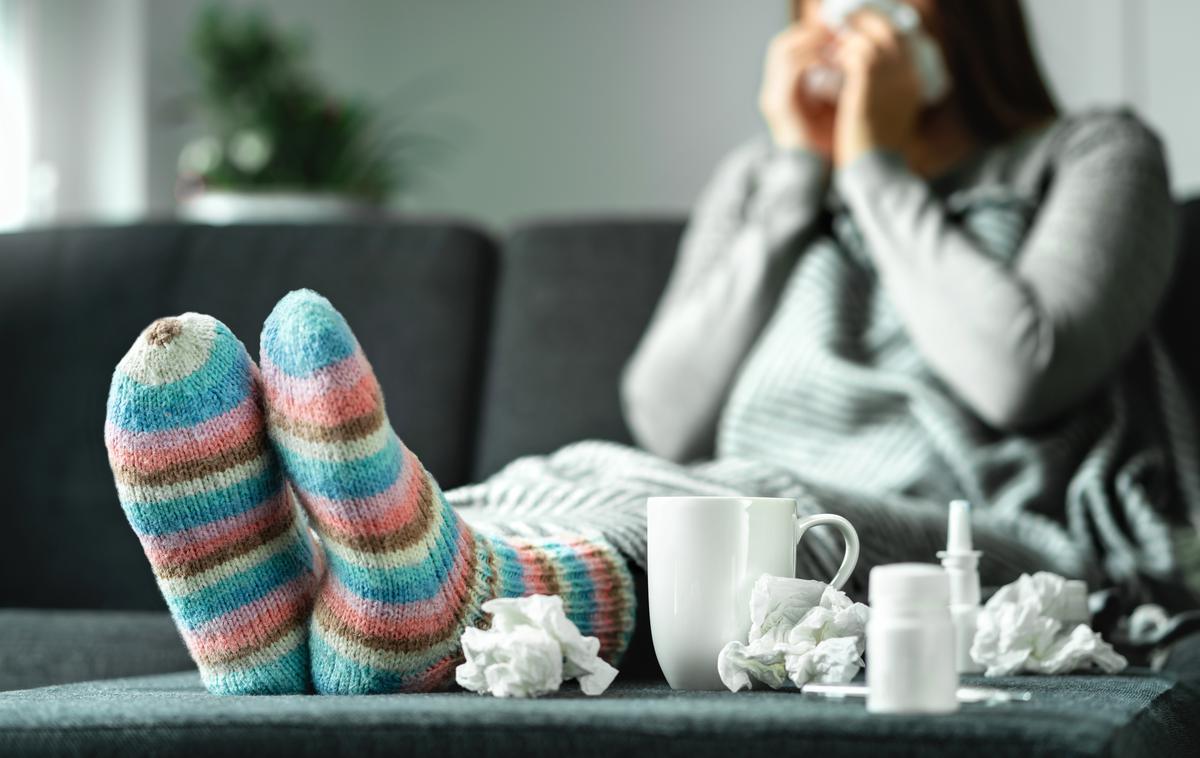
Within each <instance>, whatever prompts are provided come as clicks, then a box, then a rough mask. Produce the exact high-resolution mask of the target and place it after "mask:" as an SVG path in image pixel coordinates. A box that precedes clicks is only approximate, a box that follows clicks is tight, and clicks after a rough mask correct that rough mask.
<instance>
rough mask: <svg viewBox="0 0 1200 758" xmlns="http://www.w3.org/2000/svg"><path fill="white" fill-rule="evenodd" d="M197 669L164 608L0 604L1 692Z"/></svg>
mask: <svg viewBox="0 0 1200 758" xmlns="http://www.w3.org/2000/svg"><path fill="white" fill-rule="evenodd" d="M195 668H196V666H195V664H193V663H192V659H191V658H190V657H188V652H187V648H185V647H184V645H183V640H181V639H180V637H179V632H178V631H176V629H175V624H174V623H173V622H172V621H171V616H170V615H169V614H168V613H167V612H166V611H88V610H41V609H39V610H26V609H19V608H0V691H2V690H16V689H25V688H29V687H41V686H43V685H48V684H63V683H66V682H81V681H85V680H89V679H111V678H113V677H126V676H140V675H143V674H159V673H164V672H168V671H185V670H189V671H194V670H195Z"/></svg>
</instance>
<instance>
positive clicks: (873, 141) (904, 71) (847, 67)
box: [833, 10, 921, 166]
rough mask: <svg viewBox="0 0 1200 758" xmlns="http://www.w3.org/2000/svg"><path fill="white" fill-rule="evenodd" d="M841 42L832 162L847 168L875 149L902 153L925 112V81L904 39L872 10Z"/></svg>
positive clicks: (854, 21) (855, 20)
mask: <svg viewBox="0 0 1200 758" xmlns="http://www.w3.org/2000/svg"><path fill="white" fill-rule="evenodd" d="M850 23H851V26H850V28H849V29H847V30H846V31H845V32H843V34H842V35H841V37H840V39H839V44H838V49H837V53H836V55H835V59H836V61H837V63H838V65H839V66H840V67H841V69H842V73H843V76H844V79H843V84H842V91H841V94H840V95H839V96H838V106H837V122H836V124H835V127H834V148H833V157H834V162H835V163H836V164H837V165H839V166H844V165H846V164H848V163H850V162H851V161H853V160H854V159H855V158H857V157H858V156H859V155H862V154H863V153H865V152H867V151H868V150H871V149H873V148H884V149H891V150H896V151H898V152H904V149H905V147H906V146H907V145H908V143H909V140H910V139H911V138H912V135H913V128H914V125H915V124H916V120H917V113H918V112H919V111H920V108H921V81H920V77H919V75H918V74H917V69H916V66H915V65H914V64H913V60H912V55H911V53H910V52H909V49H908V45H907V44H906V43H905V41H904V38H903V37H902V36H901V35H900V34H899V33H898V32H897V31H896V30H895V29H894V28H893V27H892V25H891V24H890V23H888V22H887V20H886V19H885V18H884V17H883V16H881V15H879V14H878V13H875V12H874V11H871V10H864V11H860V12H858V13H856V14H854V16H853V17H852V19H851V22H850Z"/></svg>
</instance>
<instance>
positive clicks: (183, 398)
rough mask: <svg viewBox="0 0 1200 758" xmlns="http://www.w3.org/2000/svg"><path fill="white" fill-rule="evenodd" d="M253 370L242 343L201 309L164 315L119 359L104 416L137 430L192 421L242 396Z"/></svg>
mask: <svg viewBox="0 0 1200 758" xmlns="http://www.w3.org/2000/svg"><path fill="white" fill-rule="evenodd" d="M253 373H254V369H253V364H252V362H251V361H250V356H249V355H248V354H247V353H246V349H245V347H244V346H243V345H242V343H241V342H240V341H239V340H238V338H237V337H235V336H234V334H233V332H231V331H229V329H228V327H226V326H225V325H224V324H222V323H221V322H220V321H218V320H216V319H214V318H213V317H211V316H206V315H204V314H200V313H184V314H182V315H180V316H172V317H169V318H162V319H159V320H157V321H155V322H154V323H152V324H150V325H149V326H148V327H146V328H145V329H144V330H143V331H142V333H141V334H140V335H138V338H137V340H135V341H134V343H133V346H132V347H130V348H129V352H127V353H126V354H125V357H123V358H122V359H121V361H120V362H119V363H118V364H117V368H116V370H115V371H114V372H113V379H112V385H111V387H110V390H109V397H108V408H107V411H108V420H109V422H110V424H112V425H114V426H116V427H118V428H121V429H125V430H128V431H130V432H135V433H140V432H153V431H160V430H165V429H172V428H178V427H182V426H190V425H192V424H196V423H199V422H201V421H204V420H206V419H207V418H210V417H212V416H213V415H217V414H220V413H224V412H225V411H228V410H230V409H231V408H233V407H234V406H236V405H237V404H238V403H240V402H241V401H242V400H244V399H245V398H246V397H247V396H248V395H249V394H250V393H251V391H252V384H253ZM198 398H204V402H199V401H198Z"/></svg>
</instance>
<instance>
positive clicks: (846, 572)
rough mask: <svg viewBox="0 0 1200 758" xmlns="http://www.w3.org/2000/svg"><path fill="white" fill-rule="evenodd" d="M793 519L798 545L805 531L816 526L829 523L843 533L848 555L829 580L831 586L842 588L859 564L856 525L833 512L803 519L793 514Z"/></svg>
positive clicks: (837, 588) (836, 588)
mask: <svg viewBox="0 0 1200 758" xmlns="http://www.w3.org/2000/svg"><path fill="white" fill-rule="evenodd" d="M792 519H793V521H794V523H795V525H796V527H795V531H796V539H795V544H796V545H799V544H800V538H801V537H803V536H804V533H805V532H807V531H808V530H809V529H811V528H812V527H814V526H821V525H826V524H827V525H829V526H832V527H833V528H835V529H837V530H838V531H839V532H841V533H842V540H843V541H844V542H845V543H846V555H845V556H844V557H843V558H842V565H841V567H840V568H839V569H838V570H837V573H836V574H834V577H833V579H832V580H831V581H830V582H829V586H830V587H833V588H834V589H835V590H840V589H841V588H842V585H844V584H845V583H846V580H847V579H849V578H850V572H852V571H854V567H855V566H856V565H857V564H858V532H856V531H854V526H853V525H852V524H851V523H850V522H849V521H847V520H846V519H844V518H842V517H841V516H837V515H834V514H832V513H818V514H817V515H815V516H809V517H808V518H803V519H802V518H800V517H799V516H795V515H793V516H792Z"/></svg>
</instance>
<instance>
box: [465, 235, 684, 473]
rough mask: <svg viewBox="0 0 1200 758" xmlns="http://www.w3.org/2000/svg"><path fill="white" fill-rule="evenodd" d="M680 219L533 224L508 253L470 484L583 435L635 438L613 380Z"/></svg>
mask: <svg viewBox="0 0 1200 758" xmlns="http://www.w3.org/2000/svg"><path fill="white" fill-rule="evenodd" d="M682 227H683V221H682V219H661V220H613V221H604V220H582V221H580V220H575V221H556V222H552V223H532V224H528V225H526V226H522V227H520V228H518V229H516V230H514V231H513V232H512V234H511V235H510V236H509V237H508V238H507V240H506V241H505V243H504V245H503V249H502V251H501V270H500V278H499V285H498V287H497V295H496V308H495V326H494V329H493V332H492V341H491V345H490V349H489V359H488V376H487V384H486V386H485V388H484V402H483V417H482V425H481V428H480V435H479V448H478V455H477V457H476V466H475V478H476V479H483V478H484V477H486V476H488V475H489V474H491V473H493V472H495V471H496V470H497V469H499V468H500V467H501V466H503V465H504V464H505V463H507V462H509V461H511V460H512V459H514V458H517V457H519V456H522V455H528V454H532V453H548V452H551V451H553V450H555V449H556V448H558V447H560V446H562V445H564V444H566V443H569V442H575V441H577V440H581V439H587V438H593V439H608V440H615V441H617V442H629V441H630V437H629V432H628V430H627V428H626V426H625V422H624V419H623V418H622V415H621V408H620V401H619V398H618V394H617V385H618V379H619V377H620V373H621V369H622V368H623V366H624V365H625V361H626V360H627V359H628V357H629V355H630V353H632V352H633V348H634V347H635V346H636V344H637V342H638V340H639V339H640V338H641V335H642V332H643V331H644V329H645V327H646V323H647V322H648V321H649V319H650V314H651V312H652V311H653V310H654V306H655V304H656V303H657V302H658V296H659V294H660V293H661V292H662V289H663V286H664V284H665V282H666V279H667V275H668V274H669V273H670V269H671V265H672V263H673V261H674V259H675V250H676V247H677V246H678V244H679V235H680V232H681V230H682Z"/></svg>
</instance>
